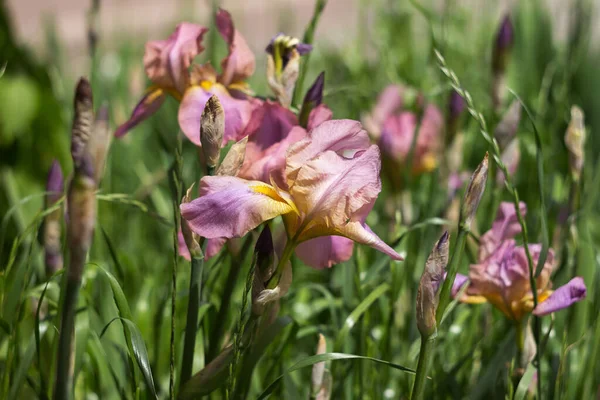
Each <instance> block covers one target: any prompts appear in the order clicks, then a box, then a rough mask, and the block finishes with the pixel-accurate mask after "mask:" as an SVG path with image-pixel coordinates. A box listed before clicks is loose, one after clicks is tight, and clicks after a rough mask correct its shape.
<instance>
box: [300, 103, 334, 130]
mask: <svg viewBox="0 0 600 400" xmlns="http://www.w3.org/2000/svg"><path fill="white" fill-rule="evenodd" d="M331 118H333V111H331V109H330V108H329V107H327V106H326V105H325V104H320V105H318V106H317V107H315V108H313V110H312V111H311V112H310V114H308V124H307V125H306V128H307V129H308V130H309V131H310V130H313V129H315V128H316V127H317V126H319V125H321V124H322V123H323V122H325V121H329V120H331Z"/></svg>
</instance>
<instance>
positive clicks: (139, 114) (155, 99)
mask: <svg viewBox="0 0 600 400" xmlns="http://www.w3.org/2000/svg"><path fill="white" fill-rule="evenodd" d="M165 98H166V96H165V92H164V91H163V90H162V89H159V88H153V89H151V90H150V91H149V92H148V93H146V95H144V97H142V100H140V102H139V103H138V104H137V106H135V108H134V109H133V112H132V113H131V117H129V119H128V120H127V122H125V123H124V124H122V125H120V126H119V127H118V128H117V130H116V131H115V137H121V136H123V135H125V134H126V133H127V132H129V131H130V130H131V129H133V128H134V127H135V126H136V125H137V124H139V123H140V122H142V121H144V120H145V119H147V118H149V117H150V116H151V115H152V114H154V113H155V112H156V111H157V110H158V109H159V108H160V106H161V105H162V103H163V102H164V101H165Z"/></svg>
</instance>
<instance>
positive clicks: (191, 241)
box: [181, 184, 204, 258]
mask: <svg viewBox="0 0 600 400" xmlns="http://www.w3.org/2000/svg"><path fill="white" fill-rule="evenodd" d="M193 188H194V185H193V184H192V186H190V187H189V189H188V190H187V191H186V192H185V195H184V196H183V199H181V203H182V204H184V203H189V202H190V201H192V189H193ZM181 233H182V235H183V239H184V241H185V245H186V246H187V248H188V251H189V252H190V257H192V258H202V257H203V256H204V255H203V254H202V248H201V247H200V236H199V235H198V234H197V233H194V232H193V231H192V230H191V229H190V225H189V223H188V221H187V220H186V219H185V218H183V216H182V217H181Z"/></svg>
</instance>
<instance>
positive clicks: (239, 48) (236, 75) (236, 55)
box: [216, 9, 256, 86]
mask: <svg viewBox="0 0 600 400" xmlns="http://www.w3.org/2000/svg"><path fill="white" fill-rule="evenodd" d="M216 22H217V29H218V30H219V33H220V34H221V36H222V37H223V39H224V40H225V42H227V45H228V46H229V54H228V55H227V57H225V58H224V59H223V61H222V62H221V68H222V70H223V71H222V73H221V75H220V76H219V78H218V80H219V82H220V83H221V84H223V85H225V86H229V85H230V84H231V83H236V82H240V81H244V80H245V79H247V78H249V77H250V76H252V74H253V73H254V69H255V67H256V60H255V58H254V53H252V50H250V47H248V43H246V40H245V39H244V37H243V36H242V35H241V34H240V33H239V32H238V31H237V30H236V29H235V27H234V26H233V21H232V19H231V14H229V13H228V12H227V11H225V10H223V9H219V11H218V12H217V17H216Z"/></svg>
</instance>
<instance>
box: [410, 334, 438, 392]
mask: <svg viewBox="0 0 600 400" xmlns="http://www.w3.org/2000/svg"><path fill="white" fill-rule="evenodd" d="M434 344H435V334H433V335H431V336H429V337H427V336H425V335H421V350H420V351H419V363H418V364H417V373H416V375H415V382H414V384H413V389H412V393H411V395H410V399H411V400H418V399H422V398H423V393H424V391H425V379H426V378H427V371H428V370H429V365H430V364H431V359H432V358H433V357H432V356H433V348H434Z"/></svg>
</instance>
